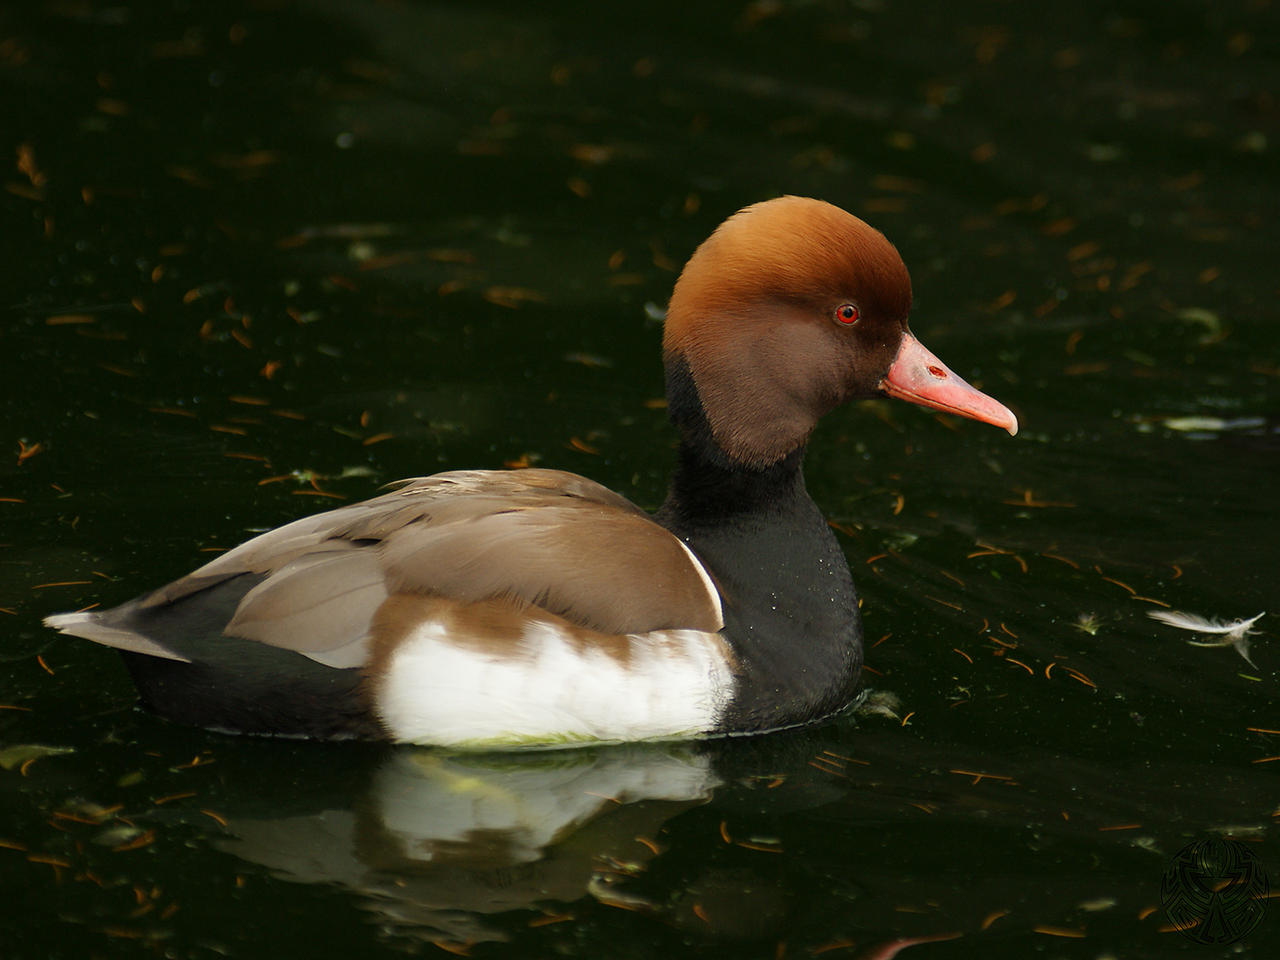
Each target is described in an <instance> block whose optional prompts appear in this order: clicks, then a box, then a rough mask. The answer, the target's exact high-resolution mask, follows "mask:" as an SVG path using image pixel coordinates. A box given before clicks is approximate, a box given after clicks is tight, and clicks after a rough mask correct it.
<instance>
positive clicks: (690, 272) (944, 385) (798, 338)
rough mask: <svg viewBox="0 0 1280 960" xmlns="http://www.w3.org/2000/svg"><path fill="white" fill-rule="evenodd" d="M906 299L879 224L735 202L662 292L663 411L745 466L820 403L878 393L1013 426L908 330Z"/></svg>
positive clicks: (761, 459)
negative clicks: (669, 289)
mask: <svg viewBox="0 0 1280 960" xmlns="http://www.w3.org/2000/svg"><path fill="white" fill-rule="evenodd" d="M910 309H911V277H910V276H909V275H908V273H907V268H906V266H905V265H904V264H903V262H902V257H900V256H899V255H898V251H897V250H895V249H894V247H893V244H891V243H890V242H889V241H888V240H886V239H885V237H884V234H882V233H880V231H878V230H876V229H874V228H873V227H871V226H869V225H868V224H866V223H864V222H863V221H862V220H859V219H858V218H857V217H855V216H853V215H851V214H849V213H846V212H845V211H843V210H841V209H840V208H839V207H835V206H832V205H831V204H829V203H824V202H823V201H821V200H811V199H808V198H805V197H780V198H778V199H776V200H767V201H765V202H763V203H757V204H754V205H753V206H750V207H746V208H745V209H743V210H740V211H738V212H737V213H735V214H734V215H733V216H732V217H730V218H729V219H728V220H726V221H725V222H724V223H722V224H721V225H720V226H719V228H717V229H716V231H715V232H714V233H713V234H712V235H711V236H710V237H709V238H707V240H706V241H704V242H703V243H702V245H701V246H699V247H698V249H697V250H696V251H694V254H693V256H692V257H690V258H689V262H688V263H687V264H686V265H685V268H684V271H683V272H682V273H681V274H680V278H679V280H677V281H676V286H675V290H674V292H673V293H672V295H671V303H670V306H669V307H668V310H667V320H666V329H665V333H664V338H663V351H664V355H665V359H666V364H667V376H668V390H669V392H673V393H674V394H677V395H673V396H672V397H671V400H672V403H673V415H674V416H675V419H676V420H677V423H679V424H680V426H681V427H682V429H684V430H685V431H686V433H688V432H689V431H690V430H692V429H700V428H699V427H696V426H695V423H696V422H697V421H702V420H703V418H705V424H706V429H709V431H710V435H711V439H712V440H713V441H714V443H715V445H716V446H717V447H718V448H719V449H720V451H721V452H723V453H724V454H725V455H726V456H727V457H728V458H729V459H730V460H731V461H734V462H736V463H739V464H742V465H745V466H752V467H764V466H768V465H770V464H773V463H776V462H777V461H779V460H781V459H782V458H783V457H785V456H787V454H789V453H791V452H792V451H793V450H795V449H796V448H797V447H799V446H801V445H802V444H803V443H804V442H805V440H806V439H807V438H808V436H809V434H810V432H812V430H813V428H814V426H815V425H816V424H817V422H818V418H819V417H821V416H822V415H823V414H824V413H827V412H828V411H830V410H831V409H832V408H834V407H836V406H839V405H840V404H842V403H845V402H847V401H849V400H854V399H859V398H869V397H875V396H881V395H888V396H891V397H897V398H899V399H902V400H909V401H911V402H912V403H918V404H921V405H923V406H926V407H932V408H934V409H937V410H943V411H945V412H947V413H953V414H956V415H958V416H962V417H969V418H971V419H974V420H980V421H982V422H984V423H990V424H993V425H994V426H998V427H1003V428H1004V429H1006V430H1008V431H1009V433H1011V434H1012V433H1016V432H1017V429H1018V421H1017V419H1016V418H1015V417H1014V415H1013V413H1012V412H1011V411H1010V410H1009V409H1008V408H1007V407H1005V406H1004V405H1003V404H1000V403H998V402H997V401H995V400H993V399H992V398H991V397H989V396H987V395H986V394H984V393H982V392H981V391H979V390H975V389H974V388H973V387H971V386H969V384H967V383H965V382H964V380H962V379H961V378H960V377H958V376H956V374H954V373H952V372H951V371H950V370H949V369H948V368H947V367H946V365H945V364H943V363H942V361H941V360H939V359H938V358H937V357H935V356H934V355H933V354H932V353H930V352H929V351H928V350H927V349H925V347H924V346H923V345H922V344H921V343H920V341H919V340H917V339H916V338H915V337H914V336H913V335H912V334H911V332H910V330H909V329H908V328H907V315H908V313H909V312H910ZM690 388H692V391H693V392H696V397H690V396H684V395H680V394H687V393H689V392H690ZM694 404H696V406H695V405H694ZM691 408H692V409H691ZM699 408H700V411H701V416H693V414H696V413H697V411H698V409H699Z"/></svg>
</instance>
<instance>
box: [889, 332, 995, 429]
mask: <svg viewBox="0 0 1280 960" xmlns="http://www.w3.org/2000/svg"><path fill="white" fill-rule="evenodd" d="M880 389H881V390H883V391H884V392H885V393H887V394H888V395H889V396H891V397H896V398H898V399H899V400H909V401H910V402H912V403H918V404H920V406H922V407H932V408H933V409H934V410H942V411H943V412H945V413H953V414H955V415H956V416H959V417H968V418H969V419H970V420H980V421H981V422H982V423H989V424H991V425H992V426H993V427H1003V428H1004V429H1005V430H1008V431H1009V434H1010V436H1012V435H1014V434H1016V433H1017V432H1018V418H1017V417H1015V416H1014V415H1013V411H1012V410H1010V409H1009V408H1008V407H1006V406H1005V405H1004V404H1003V403H1000V402H999V401H998V400H993V399H992V398H991V397H989V396H987V395H986V394H985V393H983V392H982V391H981V390H975V389H974V388H973V387H971V386H969V384H967V383H965V382H964V380H963V379H962V378H961V377H959V376H957V375H956V374H954V373H952V372H951V370H950V369H949V368H948V367H947V365H946V364H945V363H943V362H942V361H941V360H939V359H938V358H937V357H935V356H934V355H933V354H932V353H931V352H930V351H929V350H928V349H927V348H926V347H925V345H924V344H922V343H921V342H920V341H919V340H917V339H916V338H915V337H914V336H912V335H911V333H910V332H904V333H903V335H902V345H901V346H900V347H899V348H898V355H897V357H895V358H894V361H893V363H892V364H891V365H890V366H889V373H888V374H887V375H886V376H885V378H884V379H883V380H881V381H880Z"/></svg>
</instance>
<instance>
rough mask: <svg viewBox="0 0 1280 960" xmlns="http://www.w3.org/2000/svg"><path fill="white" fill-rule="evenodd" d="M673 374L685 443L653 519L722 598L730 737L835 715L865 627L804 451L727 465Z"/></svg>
mask: <svg viewBox="0 0 1280 960" xmlns="http://www.w3.org/2000/svg"><path fill="white" fill-rule="evenodd" d="M671 374H672V370H671V369H670V367H669V368H668V397H669V399H670V400H671V401H672V402H673V409H672V419H673V420H674V421H675V422H676V425H677V426H678V427H679V428H680V430H681V434H682V439H681V444H680V450H679V454H678V458H677V462H676V469H675V473H674V474H673V476H672V478H671V485H670V488H669V490H668V493H667V499H666V502H665V503H664V504H663V505H662V508H661V509H660V510H659V511H658V513H657V515H656V518H655V519H656V520H657V521H658V522H659V523H661V524H662V525H663V526H665V527H666V528H667V529H669V530H671V531H672V532H673V533H674V534H676V536H678V537H680V539H681V540H683V541H684V542H685V543H687V544H688V545H689V547H690V549H692V550H693V552H694V553H695V554H696V555H697V556H698V558H699V559H700V560H701V561H702V562H703V564H704V565H705V566H706V567H707V569H708V571H709V572H710V574H711V576H712V577H713V578H714V580H715V582H716V586H717V587H718V588H719V589H720V592H721V596H722V599H723V605H724V619H725V628H724V636H725V638H726V639H727V640H728V641H729V643H730V644H731V645H732V646H733V649H734V652H735V653H736V654H737V656H738V660H739V664H738V681H739V686H738V694H737V695H736V696H735V698H734V703H733V704H732V706H731V708H730V712H729V716H727V717H726V718H725V720H724V724H725V728H726V729H730V730H764V729H770V728H774V727H781V726H788V725H791V724H797V723H804V722H806V721H809V720H813V719H816V718H818V717H820V716H824V715H826V714H829V713H832V712H834V711H836V710H838V709H840V708H841V707H842V706H844V705H845V704H846V703H848V702H849V700H850V699H851V698H852V697H853V695H854V693H855V692H856V689H857V684H858V675H859V672H860V670H861V664H862V645H861V629H860V625H859V619H858V603H857V597H856V595H855V594H854V590H853V581H852V579H851V578H850V576H849V566H848V563H847V562H846V561H845V558H844V554H843V553H842V552H841V550H840V546H839V544H838V543H837V542H836V539H835V537H834V535H833V534H832V533H831V530H830V528H829V526H828V525H827V522H826V520H825V518H824V517H823V516H822V514H821V512H820V511H819V510H818V507H817V505H816V504H814V502H813V500H812V499H811V498H810V497H809V494H808V492H807V491H806V489H805V484H804V473H803V470H802V466H803V461H804V448H803V447H799V448H797V449H796V450H794V451H792V452H791V453H790V454H789V455H787V456H786V457H784V458H783V459H782V460H780V461H778V462H777V463H775V464H772V465H770V466H767V467H763V468H753V467H747V466H743V465H741V464H737V463H735V462H733V461H732V460H731V459H729V458H728V457H727V456H726V455H725V454H724V452H723V451H722V450H720V448H719V447H718V446H717V445H716V444H715V442H714V440H713V439H712V437H711V432H710V430H709V428H708V427H707V423H706V418H705V415H704V414H703V413H702V409H701V404H699V403H697V400H696V392H695V393H693V394H692V400H693V402H692V403H690V402H689V401H690V394H689V393H680V392H678V391H673V390H672V389H671V388H672V383H671ZM677 375H678V372H677ZM686 375H687V373H686ZM676 386H677V388H679V387H680V386H687V387H689V388H691V387H692V384H689V383H686V384H684V385H681V384H676Z"/></svg>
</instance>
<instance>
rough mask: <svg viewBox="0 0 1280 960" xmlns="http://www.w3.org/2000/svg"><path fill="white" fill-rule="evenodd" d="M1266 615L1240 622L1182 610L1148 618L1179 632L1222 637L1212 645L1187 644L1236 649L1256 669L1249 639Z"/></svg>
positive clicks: (1158, 612)
mask: <svg viewBox="0 0 1280 960" xmlns="http://www.w3.org/2000/svg"><path fill="white" fill-rule="evenodd" d="M1266 615H1267V611H1265V610H1263V611H1262V613H1260V614H1258V615H1257V616H1254V617H1242V618H1240V619H1239V620H1210V619H1209V618H1208V617H1202V616H1200V615H1199V614H1196V613H1184V612H1182V611H1181V610H1148V611H1147V616H1148V617H1150V618H1151V619H1152V620H1159V621H1160V622H1161V623H1167V624H1168V625H1169V626H1171V627H1177V628H1178V629H1179V630H1190V631H1192V632H1193V633H1205V634H1218V635H1220V636H1221V637H1222V639H1221V640H1214V641H1213V642H1211V643H1204V642H1201V641H1198V640H1188V641H1187V643H1189V644H1191V646H1193V647H1235V648H1236V653H1238V654H1240V656H1242V657H1244V659H1245V661H1246V662H1247V663H1248V664H1249V666H1251V667H1253V668H1255V669H1256V668H1257V666H1258V665H1257V664H1256V663H1254V662H1253V660H1252V659H1251V658H1250V656H1249V640H1248V638H1249V637H1250V636H1251V635H1252V634H1255V633H1257V632H1258V631H1257V630H1254V629H1253V625H1254V624H1255V623H1257V622H1258V621H1259V620H1261V619H1262V618H1263V617H1265V616H1266Z"/></svg>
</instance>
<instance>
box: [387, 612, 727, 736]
mask: <svg viewBox="0 0 1280 960" xmlns="http://www.w3.org/2000/svg"><path fill="white" fill-rule="evenodd" d="M455 629H456V628H455ZM571 630H572V628H571V627H568V626H567V625H566V626H565V627H561V626H559V625H558V624H555V623H551V622H547V621H543V620H534V621H531V622H529V623H528V624H526V625H525V627H524V631H523V633H522V635H521V637H520V638H519V640H518V641H517V642H516V643H513V644H512V645H511V647H509V648H508V647H505V645H504V646H503V647H499V648H498V649H496V650H495V649H493V648H492V647H490V648H489V649H486V648H485V645H484V644H481V643H476V642H472V641H470V640H469V639H468V638H465V637H464V638H459V637H457V636H456V635H454V634H453V633H451V632H450V630H448V629H446V627H445V625H444V624H443V623H442V622H441V621H440V620H436V619H432V620H428V621H425V622H424V623H422V624H421V625H420V626H418V627H417V628H416V629H415V630H414V631H413V632H412V633H410V634H409V635H408V636H407V637H405V639H404V641H403V642H402V643H401V644H400V645H399V646H398V647H397V649H396V651H395V653H394V654H392V657H391V659H390V662H389V663H388V664H387V668H386V673H385V676H384V677H383V678H382V679H381V680H380V681H379V682H378V683H377V685H376V690H375V709H376V710H377V712H378V715H379V718H380V719H381V721H382V723H383V725H384V726H385V727H386V728H387V730H388V732H389V733H390V734H391V735H392V737H393V738H394V739H396V740H399V741H401V742H404V743H421V744H439V745H442V746H457V747H468V746H475V747H480V746H484V747H491V746H501V745H523V746H535V745H547V746H551V745H557V744H568V743H575V742H590V741H599V740H649V739H660V738H672V737H688V736H695V735H697V734H699V733H705V732H708V731H710V730H712V729H714V728H715V726H716V723H717V721H718V720H719V719H720V717H721V715H722V714H723V712H724V709H725V707H726V706H727V705H728V703H729V700H730V698H731V696H732V693H733V674H732V672H731V670H730V666H729V664H730V658H731V654H730V653H729V651H728V648H727V646H726V644H725V642H724V640H723V638H721V637H720V635H719V634H717V633H708V632H704V631H701V630H659V631H654V632H653V633H646V634H632V635H628V636H627V637H625V638H624V639H625V641H626V642H627V643H628V644H629V650H628V655H627V656H625V657H616V656H613V655H611V654H610V653H607V652H605V651H603V650H599V649H595V648H593V647H592V646H590V645H589V644H583V643H582V642H581V639H580V638H578V637H575V636H572V635H571V632H570V631H571Z"/></svg>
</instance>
